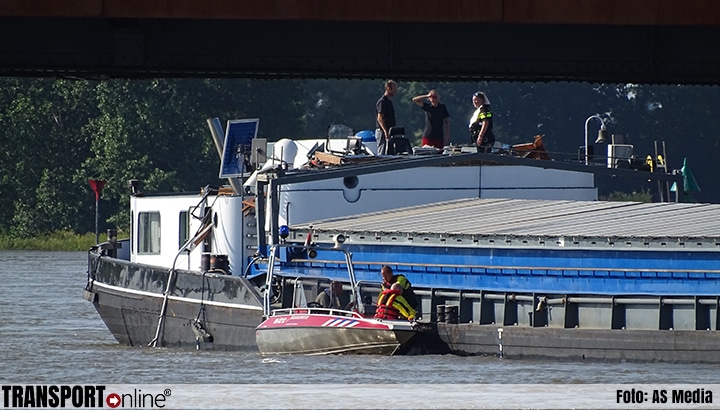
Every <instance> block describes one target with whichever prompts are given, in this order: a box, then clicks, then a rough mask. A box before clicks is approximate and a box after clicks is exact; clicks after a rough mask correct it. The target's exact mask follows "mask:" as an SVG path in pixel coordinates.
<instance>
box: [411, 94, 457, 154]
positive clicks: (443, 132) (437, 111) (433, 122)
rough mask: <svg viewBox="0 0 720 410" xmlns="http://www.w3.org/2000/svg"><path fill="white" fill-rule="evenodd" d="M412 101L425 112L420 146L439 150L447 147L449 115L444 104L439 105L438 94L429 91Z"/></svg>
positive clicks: (448, 140) (448, 141)
mask: <svg viewBox="0 0 720 410" xmlns="http://www.w3.org/2000/svg"><path fill="white" fill-rule="evenodd" d="M412 100H413V102H414V103H415V104H417V105H418V106H420V108H422V110H423V111H425V130H424V131H423V136H422V145H423V146H425V145H430V146H433V147H435V148H440V149H442V148H443V147H444V146H446V145H448V144H449V143H450V114H449V113H448V110H447V107H446V106H445V104H440V94H438V92H437V91H435V90H430V92H428V93H427V95H418V96H417V97H413V99H412ZM425 100H428V101H429V102H428V101H425Z"/></svg>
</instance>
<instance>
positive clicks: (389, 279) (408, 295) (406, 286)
mask: <svg viewBox="0 0 720 410" xmlns="http://www.w3.org/2000/svg"><path fill="white" fill-rule="evenodd" d="M380 274H381V275H382V278H383V283H382V289H383V290H385V289H388V288H390V286H391V285H392V284H393V283H398V284H400V286H401V287H402V291H403V292H402V296H403V299H404V300H406V301H407V304H408V306H409V307H410V308H412V309H417V307H418V301H417V297H416V296H415V291H414V290H413V288H412V283H410V281H409V280H408V278H406V277H405V275H400V274H398V275H395V274H394V273H393V270H392V268H391V267H389V266H387V265H384V266H383V267H382V269H380Z"/></svg>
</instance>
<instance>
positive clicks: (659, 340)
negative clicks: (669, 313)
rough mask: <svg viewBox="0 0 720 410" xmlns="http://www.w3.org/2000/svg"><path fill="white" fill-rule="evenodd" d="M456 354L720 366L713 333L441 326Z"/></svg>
mask: <svg viewBox="0 0 720 410" xmlns="http://www.w3.org/2000/svg"><path fill="white" fill-rule="evenodd" d="M437 329H438V336H439V338H440V340H442V341H443V342H444V343H446V344H447V345H448V346H449V347H450V348H451V350H452V351H453V353H455V354H460V355H487V356H501V357H503V358H508V359H526V358H544V359H557V360H597V361H637V362H667V363H675V362H677V363H720V334H719V333H717V332H711V331H674V330H602V329H553V328H530V327H519V326H491V325H487V326H486V325H477V324H472V323H469V324H443V323H438V326H437Z"/></svg>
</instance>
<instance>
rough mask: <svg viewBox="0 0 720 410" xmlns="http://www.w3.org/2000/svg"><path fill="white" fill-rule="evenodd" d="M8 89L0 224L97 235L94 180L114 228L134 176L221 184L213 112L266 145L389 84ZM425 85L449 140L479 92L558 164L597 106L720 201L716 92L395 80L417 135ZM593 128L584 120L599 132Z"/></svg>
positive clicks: (356, 105) (354, 123)
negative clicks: (243, 123) (444, 113)
mask: <svg viewBox="0 0 720 410" xmlns="http://www.w3.org/2000/svg"><path fill="white" fill-rule="evenodd" d="M0 85H1V86H0V133H2V136H0V193H2V195H0V206H1V207H2V208H1V209H2V214H1V215H2V217H0V233H1V234H5V235H10V236H17V237H24V236H35V235H41V234H44V233H49V232H55V231H60V230H64V231H70V232H76V233H87V232H92V231H94V229H95V225H94V223H95V218H94V215H95V196H94V193H93V192H92V190H91V189H90V186H89V184H88V180H89V179H100V180H105V181H107V184H106V187H105V189H104V191H103V194H102V199H101V202H100V210H101V218H100V220H101V221H107V224H108V225H109V226H116V227H118V228H120V229H125V228H127V226H128V204H129V197H128V192H129V191H128V188H127V185H126V184H127V181H128V180H129V179H138V180H141V181H142V182H143V187H144V189H145V190H147V191H160V192H171V191H197V190H199V189H200V187H202V186H205V185H212V186H218V185H221V184H223V181H222V180H220V179H218V170H219V163H220V160H219V158H218V155H217V152H216V150H215V146H214V144H213V142H212V139H211V138H210V132H209V130H208V127H207V123H206V119H207V118H214V117H218V118H220V119H221V121H222V122H223V124H224V123H225V121H227V120H229V119H236V118H260V130H259V135H258V136H259V137H263V138H267V139H268V140H269V141H276V140H278V139H280V138H294V139H299V138H318V137H324V136H325V135H326V132H327V129H328V126H329V125H331V124H338V123H339V124H345V125H348V126H350V127H351V128H353V129H354V130H355V131H356V132H357V131H360V130H365V129H374V128H375V102H376V101H377V99H378V98H379V97H380V95H381V94H382V92H383V81H382V80H374V81H371V80H326V79H323V80H306V79H304V80H248V79H153V80H121V79H118V80H104V81H89V80H71V79H37V78H2V79H0ZM430 89H436V90H437V91H438V93H439V94H440V100H441V101H440V102H441V103H444V104H446V105H447V107H448V110H449V112H450V117H451V119H450V121H451V122H450V124H451V140H452V142H453V143H454V144H465V143H468V142H469V135H468V131H467V124H468V119H469V116H470V114H471V113H472V111H473V107H472V103H471V95H472V93H474V92H475V91H478V90H482V91H484V92H486V93H487V95H488V96H489V98H490V102H491V105H492V109H493V114H494V118H495V134H496V136H497V139H498V141H500V142H502V143H506V144H510V145H512V144H517V143H524V142H532V140H533V136H535V135H537V134H542V135H544V136H545V137H544V143H545V147H546V149H547V150H548V151H549V152H550V153H551V156H552V157H554V158H558V159H560V158H563V157H565V158H573V157H574V158H575V159H577V155H578V149H579V147H580V146H581V145H583V144H584V133H585V120H586V119H587V118H588V117H589V116H590V115H593V114H600V115H601V116H603V118H605V119H606V123H607V126H608V129H609V132H610V133H611V134H622V135H623V136H624V140H625V143H629V144H633V145H634V146H635V149H634V153H635V155H637V156H638V157H639V158H645V156H646V155H652V156H654V155H655V154H656V152H655V146H656V145H658V146H660V147H662V144H663V143H664V144H665V147H666V151H665V153H666V154H667V155H666V157H667V161H668V166H669V168H671V169H673V168H680V166H681V165H682V161H683V159H684V158H687V159H688V163H689V165H691V166H692V170H693V173H694V175H695V177H696V179H697V181H698V183H699V185H700V186H701V187H702V189H703V191H702V192H700V193H698V194H696V195H695V198H696V200H698V201H701V202H716V203H717V202H720V194H718V193H716V192H715V190H714V187H713V184H715V181H714V180H713V179H712V175H715V174H716V171H715V170H714V161H713V160H712V158H713V157H714V154H716V153H718V145H719V143H720V138H718V135H717V133H718V130H719V129H720V117H719V116H717V115H715V111H716V109H717V108H716V107H717V106H718V104H717V103H718V102H720V91H719V90H720V89H718V88H717V87H698V86H652V85H635V84H590V83H568V82H554V83H529V82H528V83H514V82H481V83H477V82H475V83H467V82H454V83H425V82H402V81H401V82H399V92H398V94H397V95H396V96H395V97H394V100H393V101H394V105H395V110H396V116H397V120H398V125H402V126H404V127H405V129H406V133H407V134H408V135H407V136H409V137H410V138H411V139H414V140H415V142H416V143H418V142H419V140H420V134H421V132H422V129H423V127H424V116H423V115H424V114H423V112H422V111H421V110H420V109H419V107H417V106H416V105H415V104H413V103H412V102H411V98H412V97H414V96H416V95H423V94H427V92H428V91H429V90H430ZM598 128H599V123H591V124H590V127H589V130H590V135H591V140H594V136H596V135H597V130H598ZM591 142H592V141H591ZM661 152H662V151H661ZM645 185H647V189H650V188H651V186H650V185H648V184H645ZM629 189H644V188H643V186H642V183H640V186H633V187H631V188H629ZM103 226H104V225H103ZM101 228H102V227H101Z"/></svg>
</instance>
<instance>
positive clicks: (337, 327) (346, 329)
mask: <svg viewBox="0 0 720 410" xmlns="http://www.w3.org/2000/svg"><path fill="white" fill-rule="evenodd" d="M305 312H307V313H303V312H302V310H296V311H293V312H292V313H289V314H276V315H273V316H271V317H270V318H268V319H267V320H265V321H263V322H262V323H261V324H260V326H258V327H257V329H256V331H255V336H256V340H257V346H258V349H259V350H260V353H261V354H263V355H274V354H277V355H282V354H304V355H325V354H376V355H393V354H401V353H404V352H406V351H407V350H408V348H409V346H410V344H411V343H412V341H413V340H414V337H415V336H416V334H417V332H418V331H417V330H416V329H415V328H414V327H413V325H412V324H411V323H410V322H408V321H400V320H398V321H395V320H387V321H381V320H378V319H370V318H363V317H361V316H360V315H358V314H352V313H351V312H346V313H347V314H330V313H329V312H325V313H313V312H312V311H311V310H305Z"/></svg>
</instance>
